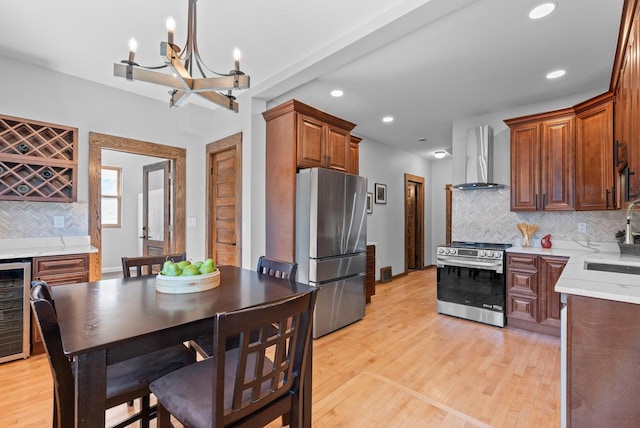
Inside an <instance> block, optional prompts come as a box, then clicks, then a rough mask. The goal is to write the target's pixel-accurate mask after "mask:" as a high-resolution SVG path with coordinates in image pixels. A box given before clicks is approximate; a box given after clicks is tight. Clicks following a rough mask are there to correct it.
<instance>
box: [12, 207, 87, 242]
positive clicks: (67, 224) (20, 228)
mask: <svg viewBox="0 0 640 428" xmlns="http://www.w3.org/2000/svg"><path fill="white" fill-rule="evenodd" d="M88 212H89V207H88V204H87V203H54V202H13V201H0V239H8V238H39V237H41V238H44V237H53V236H84V235H88V234H89V233H88V230H89V223H88V214H87V213H88ZM56 216H60V217H64V227H58V228H56V227H53V222H54V217H56Z"/></svg>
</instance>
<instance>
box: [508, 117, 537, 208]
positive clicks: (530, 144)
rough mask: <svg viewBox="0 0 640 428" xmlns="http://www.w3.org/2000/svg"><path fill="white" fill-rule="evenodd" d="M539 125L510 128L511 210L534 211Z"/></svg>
mask: <svg viewBox="0 0 640 428" xmlns="http://www.w3.org/2000/svg"><path fill="white" fill-rule="evenodd" d="M539 135H540V126H539V124H537V123H526V124H522V125H514V126H513V127H512V128H511V210H512V211H535V210H537V209H538V198H537V195H538V193H540V180H539V179H538V176H539V173H540V137H539Z"/></svg>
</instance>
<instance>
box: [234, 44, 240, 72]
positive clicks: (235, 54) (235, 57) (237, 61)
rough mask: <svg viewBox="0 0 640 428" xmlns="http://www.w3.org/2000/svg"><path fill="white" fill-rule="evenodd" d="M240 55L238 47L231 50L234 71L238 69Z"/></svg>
mask: <svg viewBox="0 0 640 428" xmlns="http://www.w3.org/2000/svg"><path fill="white" fill-rule="evenodd" d="M241 57H242V53H241V52H240V49H238V47H236V48H235V49H234V50H233V61H234V62H235V66H236V71H240V58H241Z"/></svg>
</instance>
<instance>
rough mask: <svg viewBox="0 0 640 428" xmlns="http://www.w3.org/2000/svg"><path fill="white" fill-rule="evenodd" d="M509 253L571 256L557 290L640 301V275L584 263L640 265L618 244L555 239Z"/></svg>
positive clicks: (510, 249) (628, 301) (619, 299)
mask: <svg viewBox="0 0 640 428" xmlns="http://www.w3.org/2000/svg"><path fill="white" fill-rule="evenodd" d="M507 252H509V253H523V254H534V255H548V256H560V257H568V258H569V261H568V262H567V266H566V267H565V268H564V270H563V271H562V274H561V275H560V278H559V279H558V282H557V283H556V287H555V289H556V291H557V292H558V293H566V294H574V295H578V296H585V297H595V298H599V299H607V300H615V301H618V302H627V303H635V304H640V276H639V275H633V274H624V273H615V272H601V271H595V270H586V269H585V268H584V265H585V262H600V263H607V264H620V265H626V266H638V267H640V257H637V256H628V255H622V254H620V250H619V248H618V244H616V243H609V242H606V243H595V242H578V241H576V242H574V241H559V242H558V243H557V244H556V242H555V241H554V242H553V246H552V248H549V249H547V248H539V247H532V248H522V247H517V246H514V247H511V248H509V249H508V250H507Z"/></svg>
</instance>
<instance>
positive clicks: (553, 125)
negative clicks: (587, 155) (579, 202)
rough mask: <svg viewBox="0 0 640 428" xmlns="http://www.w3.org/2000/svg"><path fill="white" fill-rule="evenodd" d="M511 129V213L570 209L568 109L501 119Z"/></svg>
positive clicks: (572, 148) (572, 147)
mask: <svg viewBox="0 0 640 428" xmlns="http://www.w3.org/2000/svg"><path fill="white" fill-rule="evenodd" d="M505 123H506V124H507V125H508V126H509V127H510V128H511V210H512V211H563V210H573V209H574V206H575V203H574V187H575V130H574V127H575V116H574V114H573V110H572V109H565V110H558V111H554V112H550V113H544V114H539V115H531V116H525V117H520V118H514V119H508V120H505Z"/></svg>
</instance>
